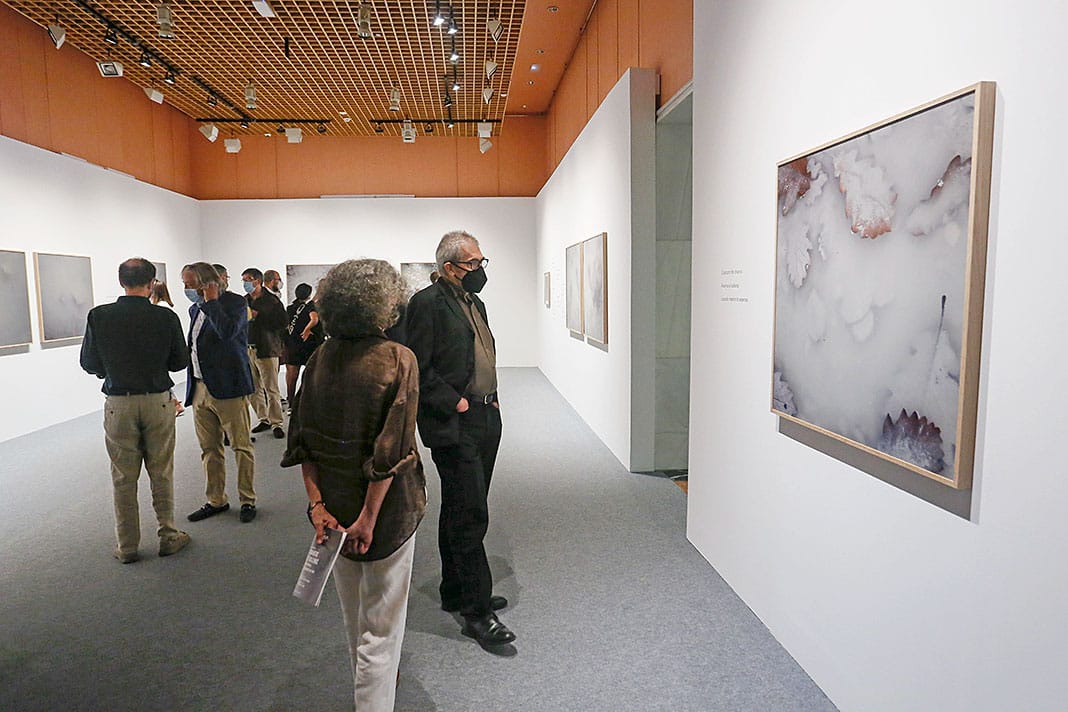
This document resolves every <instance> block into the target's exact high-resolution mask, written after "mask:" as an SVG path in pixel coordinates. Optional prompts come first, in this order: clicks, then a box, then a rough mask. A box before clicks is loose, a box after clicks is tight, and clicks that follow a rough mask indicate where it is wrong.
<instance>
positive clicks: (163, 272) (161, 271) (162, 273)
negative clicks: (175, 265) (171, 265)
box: [152, 262, 171, 291]
mask: <svg viewBox="0 0 1068 712" xmlns="http://www.w3.org/2000/svg"><path fill="white" fill-rule="evenodd" d="M152 266H153V267H155V268H156V279H158V280H159V281H160V282H163V283H164V284H167V263H166V262H152ZM170 286H171V285H169V284H167V288H168V291H170Z"/></svg>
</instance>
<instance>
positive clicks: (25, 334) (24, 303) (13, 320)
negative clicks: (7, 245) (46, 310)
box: [0, 250, 33, 348]
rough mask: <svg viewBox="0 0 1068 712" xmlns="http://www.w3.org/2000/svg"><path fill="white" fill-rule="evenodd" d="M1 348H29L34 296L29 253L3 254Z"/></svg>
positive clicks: (0, 255) (0, 259)
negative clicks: (28, 271) (27, 276)
mask: <svg viewBox="0 0 1068 712" xmlns="http://www.w3.org/2000/svg"><path fill="white" fill-rule="evenodd" d="M0 304H3V305H4V308H3V309H0V348H4V347H7V346H21V345H24V344H29V343H30V342H31V341H32V340H33V337H32V335H31V333H30V293H29V285H28V283H27V281H26V253H25V252H11V251H9V250H0Z"/></svg>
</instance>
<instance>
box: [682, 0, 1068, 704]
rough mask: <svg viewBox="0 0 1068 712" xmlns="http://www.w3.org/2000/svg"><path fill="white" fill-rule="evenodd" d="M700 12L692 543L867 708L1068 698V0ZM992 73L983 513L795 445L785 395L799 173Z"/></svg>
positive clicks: (735, 5)
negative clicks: (780, 292) (778, 277)
mask: <svg viewBox="0 0 1068 712" xmlns="http://www.w3.org/2000/svg"><path fill="white" fill-rule="evenodd" d="M694 25H695V26H694V116H693V121H694V129H695V132H694V139H695V140H694V144H695V146H694V243H693V265H694V274H695V275H706V276H708V278H707V279H696V278H695V279H694V282H693V285H694V286H693V289H694V295H693V305H694V308H693V334H692V352H691V356H692V359H693V363H694V364H695V367H694V369H693V372H692V388H691V423H690V424H691V428H690V429H691V432H692V433H694V435H693V437H692V439H691V444H690V484H689V492H690V494H689V520H688V521H689V524H688V529H689V536H690V539H691V541H693V543H694V544H695V545H696V546H697V547H698V549H700V551H701V552H702V553H703V554H704V555H705V556H706V557H707V558H708V560H709V561H710V562H711V563H712V564H713V565H714V566H715V567H716V569H717V570H718V571H719V572H720V573H721V574H722V575H723V577H724V578H725V579H726V581H727V582H728V583H729V584H730V585H731V586H732V587H733V588H734V589H735V590H736V591H737V592H738V593H739V595H740V596H741V597H742V598H743V599H744V600H745V601H746V603H748V604H749V606H750V607H751V608H752V609H753V611H754V612H755V613H756V614H757V615H758V616H759V617H760V618H761V619H762V620H763V621H764V622H765V623H766V624H767V625H768V627H769V628H770V629H771V631H772V633H774V634H775V636H776V637H777V638H778V639H779V640H780V641H781V642H782V643H783V644H784V645H785V646H786V648H787V649H788V650H789V651H790V653H791V654H793V656H794V657H795V658H796V659H797V660H798V662H799V663H800V664H801V665H802V666H803V667H804V668H805V670H806V671H807V672H808V673H809V674H810V675H812V677H813V679H814V680H815V681H816V682H817V683H818V684H819V685H820V686H821V687H822V688H823V689H824V690H825V691H826V692H827V694H828V695H829V696H830V697H831V699H832V700H833V701H834V702H835V703H836V704H838V705H839V706H840V707H841V708H842V709H843V710H866V711H867V710H939V711H948V710H968V711H970V712H974V711H976V710H1007V709H1020V710H1023V709H1026V710H1060V709H1064V706H1065V700H1068V678H1066V676H1065V675H1064V664H1065V660H1068V606H1066V605H1065V602H1064V592H1065V591H1066V590H1068V556H1066V554H1068V535H1066V528H1065V524H1064V522H1065V513H1064V512H1065V505H1064V503H1065V502H1066V501H1068V464H1066V458H1065V455H1064V452H1063V451H1062V450H1060V449H1059V447H1058V446H1059V445H1060V444H1061V443H1062V442H1063V440H1064V434H1065V432H1068V416H1066V415H1065V414H1066V412H1068V410H1066V408H1065V406H1064V394H1065V393H1066V392H1068V375H1066V372H1065V369H1064V366H1063V362H1064V353H1065V351H1066V350H1068V348H1066V347H1068V343H1066V342H1068V336H1066V334H1068V316H1066V315H1068V310H1066V309H1065V307H1064V303H1065V295H1064V291H1065V290H1064V287H1065V285H1066V284H1068V280H1066V278H1065V268H1064V265H1065V264H1068V238H1066V233H1065V229H1064V228H1063V225H1062V224H1061V223H1062V221H1061V219H1060V216H1059V213H1060V210H1061V206H1062V205H1063V203H1064V200H1063V198H1062V195H1061V194H1062V192H1063V186H1064V181H1063V180H1062V174H1063V167H1062V164H1063V162H1064V160H1063V158H1064V156H1066V155H1068V138H1066V133H1065V131H1064V116H1065V115H1066V113H1068V97H1066V94H1065V92H1064V91H1063V87H1064V81H1063V79H1062V78H1061V68H1063V67H1064V66H1065V65H1066V63H1068V49H1066V45H1065V43H1064V41H1063V37H1062V35H1063V30H1064V28H1065V27H1066V26H1068V6H1065V5H1063V4H1056V3H1024V4H1022V5H1021V4H1019V3H1017V4H1015V5H1006V4H1004V3H999V2H993V1H992V0H969V1H964V0H950V1H947V2H941V3H927V2H919V0H904V1H903V2H901V3H897V4H895V5H893V6H892V7H891V6H887V5H885V4H879V3H875V2H870V1H861V2H848V3H847V2H832V3H814V2H807V3H805V2H802V3H798V2H787V1H786V0H752V1H751V2H744V3H741V2H726V1H721V2H709V3H704V2H701V3H694ZM979 80H993V81H996V82H997V83H998V101H997V119H996V122H997V123H996V129H995V155H994V171H993V186H992V194H993V199H992V205H991V220H990V242H989V245H990V250H989V257H988V268H987V282H986V311H985V315H986V316H985V324H984V339H983V354H982V369H981V373H982V378H981V383H980V402H979V421H978V443H977V453H976V478H975V479H976V481H975V492H974V497H973V511H972V513H971V517H970V521H969V520H967V519H962V518H959V517H957V516H954V515H952V514H949V513H947V512H945V511H943V510H941V509H938V508H936V507H934V506H931V505H929V504H927V503H926V502H924V501H922V500H921V499H918V498H917V497H914V496H912V495H910V494H907V493H905V492H902V491H901V490H898V489H895V488H894V487H891V486H889V485H887V484H885V483H884V482H882V481H880V480H877V479H875V478H873V477H870V476H868V475H866V474H864V473H863V472H861V471H859V470H856V469H854V468H851V467H849V466H847V465H845V464H843V463H841V462H839V461H837V460H835V459H832V458H831V457H829V456H827V455H825V454H823V453H821V452H818V451H816V450H814V449H812V448H810V447H806V446H805V445H802V444H800V443H798V442H796V441H794V440H791V439H789V438H787V437H785V436H783V435H780V434H779V433H778V432H777V421H776V418H775V416H773V415H772V414H771V413H770V412H769V405H770V404H769V400H770V392H771V391H770V377H771V371H772V363H771V353H772V344H771V337H772V321H773V313H772V301H773V287H774V260H775V243H774V241H775V209H776V201H775V180H776V168H775V167H776V163H777V162H778V161H781V160H782V159H784V158H787V157H789V156H792V155H796V154H799V153H801V152H804V151H806V150H809V149H811V148H814V147H816V146H818V145H821V144H823V143H825V142H827V141H829V140H832V139H835V138H837V137H839V136H843V135H845V134H847V133H849V132H851V131H854V130H857V129H860V128H863V127H865V126H867V125H870V124H872V123H875V122H877V121H880V120H882V119H885V118H888V117H890V116H893V115H896V114H898V113H899V112H902V111H904V110H906V109H909V108H911V107H913V106H917V105H919V104H922V103H924V102H927V101H929V100H931V99H935V98H937V97H939V96H943V95H945V94H948V93H949V92H951V91H954V90H956V89H959V88H962V87H964V86H967V85H969V84H971V83H973V82H976V81H979ZM829 188H830V189H835V185H834V182H833V181H832V183H831V184H830V186H829ZM724 273H728V274H730V276H731V282H732V283H736V284H738V287H737V288H733V289H732V293H731V294H732V296H737V297H739V298H740V299H739V301H723V300H722V299H723V297H724V296H725V292H724V290H723V288H721V280H720V279H719V276H720V275H721V274H724ZM858 367H863V365H862V364H858ZM693 665H694V667H695V669H694V670H693V674H695V675H700V674H705V673H707V674H714V671H702V670H701V662H700V661H693Z"/></svg>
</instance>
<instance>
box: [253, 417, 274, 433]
mask: <svg viewBox="0 0 1068 712" xmlns="http://www.w3.org/2000/svg"><path fill="white" fill-rule="evenodd" d="M270 429H271V424H270V423H268V422H267V421H266V420H264V421H263V422H261V423H260V424H259V425H257V426H256V427H255V428H253V429H252V432H254V433H262V432H263V431H265V430H270Z"/></svg>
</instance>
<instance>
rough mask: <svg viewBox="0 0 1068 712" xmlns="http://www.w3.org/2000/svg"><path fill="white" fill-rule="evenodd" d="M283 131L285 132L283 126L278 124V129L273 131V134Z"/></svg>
mask: <svg viewBox="0 0 1068 712" xmlns="http://www.w3.org/2000/svg"><path fill="white" fill-rule="evenodd" d="M285 130H286V127H285V126H283V125H282V124H278V128H276V129H275V132H276V133H284V132H285Z"/></svg>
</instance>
